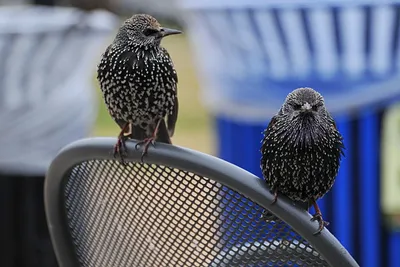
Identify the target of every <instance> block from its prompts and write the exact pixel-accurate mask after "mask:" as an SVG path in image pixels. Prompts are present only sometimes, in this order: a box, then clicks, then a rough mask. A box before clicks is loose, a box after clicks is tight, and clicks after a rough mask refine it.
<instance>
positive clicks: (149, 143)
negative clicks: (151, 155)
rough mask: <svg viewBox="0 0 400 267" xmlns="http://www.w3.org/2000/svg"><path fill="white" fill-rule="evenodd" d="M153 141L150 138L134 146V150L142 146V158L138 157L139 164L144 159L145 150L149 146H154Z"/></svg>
mask: <svg viewBox="0 0 400 267" xmlns="http://www.w3.org/2000/svg"><path fill="white" fill-rule="evenodd" d="M155 140H156V138H155V137H153V136H152V137H149V138H146V139H144V140H142V141H140V142H138V143H137V144H136V145H135V149H139V146H141V145H144V149H143V152H142V156H141V157H140V160H141V162H143V158H144V156H145V155H146V154H147V150H148V149H149V146H150V145H152V146H153V147H155V146H156V142H155Z"/></svg>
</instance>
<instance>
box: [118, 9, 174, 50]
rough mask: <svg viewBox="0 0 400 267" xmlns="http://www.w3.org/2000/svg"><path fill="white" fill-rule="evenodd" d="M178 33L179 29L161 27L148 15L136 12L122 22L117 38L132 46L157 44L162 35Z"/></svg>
mask: <svg viewBox="0 0 400 267" xmlns="http://www.w3.org/2000/svg"><path fill="white" fill-rule="evenodd" d="M180 33H182V32H181V31H179V30H174V29H168V28H165V27H161V25H160V23H159V22H158V21H157V20H156V19H155V18H153V17H152V16H150V15H147V14H137V15H133V16H132V17H130V18H129V19H127V20H126V21H125V22H124V23H123V25H122V26H121V28H120V30H119V33H118V35H117V39H123V40H124V41H127V42H128V43H129V44H132V45H134V46H159V45H160V42H161V40H162V39H163V38H164V37H166V36H169V35H172V34H180Z"/></svg>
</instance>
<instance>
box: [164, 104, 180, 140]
mask: <svg viewBox="0 0 400 267" xmlns="http://www.w3.org/2000/svg"><path fill="white" fill-rule="evenodd" d="M178 109H179V101H178V97H175V104H174V107H173V109H172V112H171V113H170V114H168V118H167V123H168V132H169V136H171V137H172V136H173V135H174V132H175V125H176V121H177V120H178Z"/></svg>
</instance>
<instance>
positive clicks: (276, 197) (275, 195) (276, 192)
mask: <svg viewBox="0 0 400 267" xmlns="http://www.w3.org/2000/svg"><path fill="white" fill-rule="evenodd" d="M276 201H278V190H277V189H275V190H274V199H273V200H272V202H271V205H273V204H275V203H276Z"/></svg>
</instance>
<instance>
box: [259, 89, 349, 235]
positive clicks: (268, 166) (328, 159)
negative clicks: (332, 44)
mask: <svg viewBox="0 0 400 267" xmlns="http://www.w3.org/2000/svg"><path fill="white" fill-rule="evenodd" d="M342 140H343V138H342V136H341V134H340V133H339V131H338V130H337V128H336V125H335V122H334V120H333V118H332V117H331V115H330V114H329V112H328V111H327V110H326V107H325V104H324V99H323V97H322V96H321V94H319V93H318V92H316V91H315V90H313V89H311V88H299V89H296V90H294V91H293V92H291V93H290V94H289V95H288V96H287V98H286V100H285V102H284V104H283V105H282V107H281V109H280V110H279V112H278V114H277V115H275V116H274V117H273V118H272V119H271V122H270V123H269V125H268V127H267V129H266V130H265V132H264V138H263V141H262V146H261V153H262V157H261V169H262V173H263V176H264V179H265V181H266V183H267V184H268V186H269V187H270V188H271V190H273V191H274V192H275V193H276V195H275V197H277V193H282V194H284V195H286V196H287V197H289V198H290V199H292V200H293V201H300V202H308V203H313V204H315V205H316V200H318V199H319V198H321V197H322V196H323V195H325V194H326V193H327V192H328V191H329V190H330V189H331V187H332V185H333V183H334V182H335V178H336V176H337V173H338V170H339V166H340V159H341V156H342V155H343V149H344V146H343V142H342ZM318 210H319V209H318ZM317 212H318V211H317ZM321 220H322V215H321ZM321 230H322V229H321Z"/></svg>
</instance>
